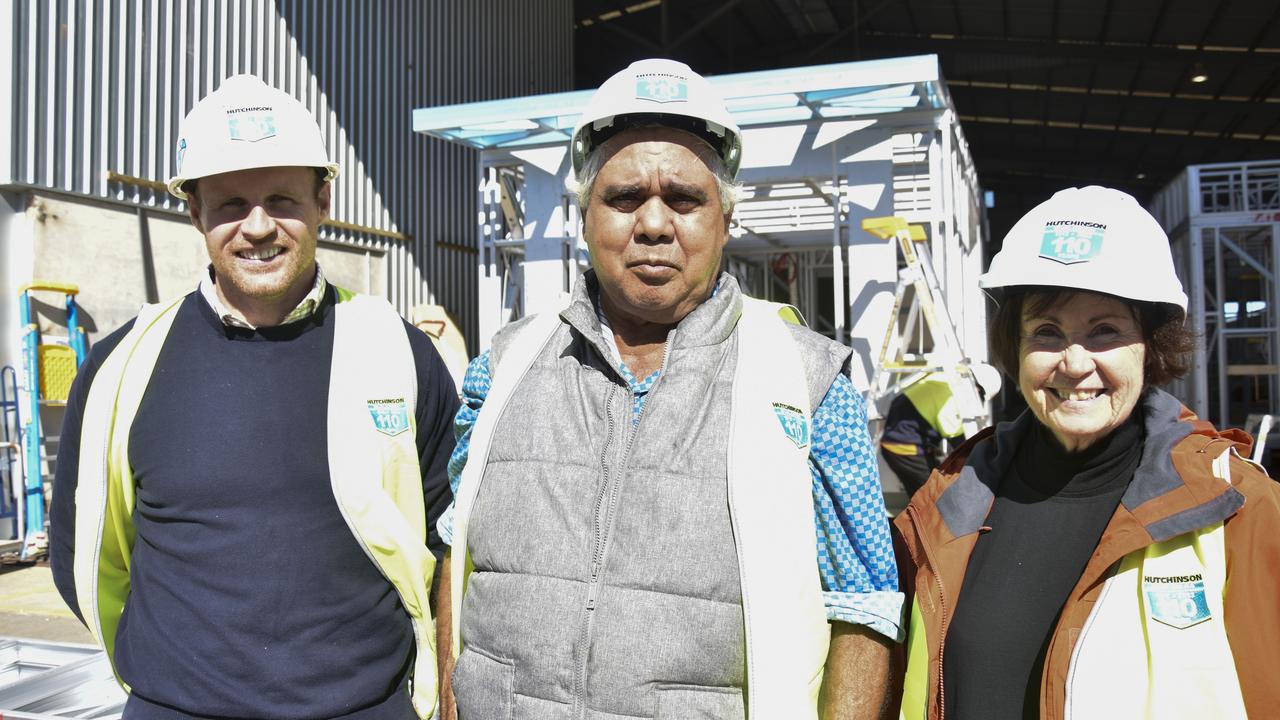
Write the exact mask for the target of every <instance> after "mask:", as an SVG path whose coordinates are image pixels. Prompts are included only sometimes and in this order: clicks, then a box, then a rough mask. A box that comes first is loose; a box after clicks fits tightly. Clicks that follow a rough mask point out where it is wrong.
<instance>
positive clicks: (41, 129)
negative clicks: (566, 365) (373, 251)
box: [0, 0, 573, 347]
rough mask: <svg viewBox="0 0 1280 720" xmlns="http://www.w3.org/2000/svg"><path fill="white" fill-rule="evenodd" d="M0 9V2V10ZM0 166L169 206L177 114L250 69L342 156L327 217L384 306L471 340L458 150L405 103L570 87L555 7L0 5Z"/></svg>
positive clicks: (471, 210)
mask: <svg viewBox="0 0 1280 720" xmlns="http://www.w3.org/2000/svg"><path fill="white" fill-rule="evenodd" d="M0 7H3V6H2V5H0ZM12 7H13V29H14V32H13V34H14V42H13V46H12V48H11V50H10V51H11V52H12V53H13V67H14V69H15V72H14V78H13V95H14V96H13V99H12V105H11V108H12V117H11V119H10V120H9V121H10V122H11V123H12V127H13V130H14V132H13V145H14V146H13V148H12V156H11V157H12V164H13V167H12V169H11V177H12V178H13V181H14V182H15V183H17V184H21V185H29V186H34V187H46V188H52V189H57V190H62V191H68V192H74V193H79V194H84V195H88V196H95V197H107V198H114V199H117V200H125V201H130V202H136V203H141V204H144V205H149V206H158V207H166V208H179V207H181V204H180V203H177V202H176V201H174V200H173V199H172V198H170V197H168V196H167V195H165V194H164V193H163V192H157V191H155V190H152V189H148V188H146V187H139V186H137V185H134V184H127V183H123V182H119V181H108V179H107V174H108V173H109V172H114V173H118V174H120V175H126V176H132V177H137V178H142V179H146V180H153V181H163V180H165V179H166V178H168V177H169V175H170V174H171V173H172V168H173V155H174V145H175V143H176V140H177V132H178V123H179V122H180V120H181V119H182V117H183V116H184V115H185V114H186V112H187V111H188V110H189V109H190V108H191V106H192V105H193V104H194V102H195V101H196V100H197V99H199V98H200V97H203V96H204V95H206V94H208V93H209V92H210V91H212V90H213V89H215V88H216V87H217V85H218V84H219V83H220V82H221V80H222V79H223V78H225V77H227V76H229V75H234V74H237V73H242V72H249V73H254V74H257V75H259V76H260V77H262V78H263V79H264V80H265V81H266V82H267V83H268V84H271V85H275V86H276V87H279V88H281V89H283V90H285V91H287V92H290V93H292V94H294V95H295V96H296V97H298V98H299V99H300V100H302V101H303V102H304V103H306V104H307V106H308V107H310V108H311V109H312V111H313V112H314V113H315V115H316V117H317V119H318V121H319V123H320V126H321V128H322V130H323V132H324V135H325V138H326V141H327V143H328V146H329V151H330V154H331V156H332V157H334V158H335V159H336V160H337V161H338V162H340V163H342V166H343V171H342V174H341V175H340V176H339V178H338V179H337V181H336V186H335V188H334V189H335V193H334V213H333V215H334V218H335V219H336V220H340V221H343V222H346V223H353V224H357V225H363V226H369V227H372V228H377V229H379V230H382V231H387V232H389V233H398V234H401V235H405V236H407V238H406V239H396V238H393V237H387V236H384V235H380V234H377V233H370V232H352V231H347V230H335V229H333V228H329V229H327V230H326V231H325V233H326V237H328V238H330V239H334V240H337V241H341V242H346V243H351V244H353V245H357V246H362V247H372V248H377V249H379V250H382V251H385V252H386V254H387V255H386V257H387V264H388V267H389V274H390V277H389V278H388V291H389V293H388V294H389V296H390V299H391V300H392V302H394V303H395V304H396V306H397V307H399V308H400V309H401V311H404V312H407V310H408V309H409V308H410V307H412V306H413V305H415V304H418V303H421V302H431V301H434V302H438V303H441V304H443V305H445V306H446V307H448V308H449V309H450V310H451V311H452V312H453V313H454V315H455V316H456V317H457V318H458V320H459V322H460V323H461V324H462V325H463V329H464V333H465V334H466V336H467V339H468V342H469V343H470V345H471V346H472V347H475V346H476V339H477V338H476V329H475V322H474V315H475V305H476V287H475V283H476V271H475V262H476V256H475V255H474V252H475V251H474V247H475V242H476V232H475V227H476V222H477V212H478V209H477V204H476V200H477V190H476V188H477V183H478V179H477V175H476V157H475V155H474V154H473V152H472V151H468V150H464V149H462V148H459V147H456V146H452V145H449V144H446V143H443V142H441V141H437V140H431V139H427V138H425V137H422V136H419V135H415V134H414V133H413V132H412V129H411V128H412V125H411V111H412V110H413V109H414V108H417V107H426V106H431V105H441V104H450V103H459V102H468V101H474V100H485V99H491V98H500V97H513V96H518V95H529V94H536V93H546V92H555V91H559V90H566V89H569V88H570V87H572V75H571V74H572V68H573V57H572V52H573V50H572V32H573V12H572V11H573V2H572V0H538V1H537V2H523V1H520V0H380V1H377V2H365V1H363V0H330V1H319V0H317V1H315V2H307V1H305V0H15V1H14V2H13V4H12Z"/></svg>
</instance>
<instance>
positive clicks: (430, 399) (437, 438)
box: [404, 323, 458, 559]
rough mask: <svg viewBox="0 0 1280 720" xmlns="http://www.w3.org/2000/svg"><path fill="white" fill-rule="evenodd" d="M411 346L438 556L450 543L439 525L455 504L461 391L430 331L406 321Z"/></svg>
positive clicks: (422, 462)
mask: <svg viewBox="0 0 1280 720" xmlns="http://www.w3.org/2000/svg"><path fill="white" fill-rule="evenodd" d="M404 326H405V332H406V333H408V337H409V347H410V348H411V350H412V351H413V359H414V365H415V367H416V369H417V373H418V401H417V410H416V412H415V417H414V419H415V421H416V422H417V433H418V435H417V446H418V466H419V469H420V470H421V472H422V499H423V502H424V505H425V508H426V512H427V517H426V521H427V547H429V548H431V552H432V553H433V554H434V555H435V556H436V558H437V559H439V558H441V557H443V556H444V551H445V548H446V543H444V542H442V541H441V539H440V537H439V536H438V535H437V534H436V527H437V526H438V521H439V518H440V517H441V515H442V514H443V513H444V512H445V511H446V508H448V507H451V506H452V505H453V493H452V492H450V489H449V478H448V469H447V468H448V463H449V457H450V455H451V454H452V452H453V432H452V424H453V416H454V413H455V412H457V409H458V393H457V391H456V390H455V389H454V387H453V378H452V377H451V376H450V375H449V369H448V368H447V367H446V366H445V364H444V360H442V359H441V358H440V353H439V352H438V351H436V348H435V346H434V345H432V344H431V339H430V338H429V337H427V335H426V333H423V332H422V331H421V330H419V329H417V328H415V327H414V326H412V325H410V324H408V323H405V324H404Z"/></svg>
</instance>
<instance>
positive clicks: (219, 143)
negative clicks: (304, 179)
mask: <svg viewBox="0 0 1280 720" xmlns="http://www.w3.org/2000/svg"><path fill="white" fill-rule="evenodd" d="M266 167H313V168H317V169H320V170H323V171H324V179H325V181H329V180H332V179H333V178H334V176H336V175H337V174H338V165H337V163H333V162H330V161H329V157H328V153H327V151H326V150H325V145H324V138H323V137H322V136H321V135H320V127H319V126H318V125H316V120H315V117H313V116H312V115H311V111H310V110H308V109H307V107H306V106H305V105H303V104H302V103H300V102H298V100H296V99H295V98H294V97H293V96H291V95H289V94H287V93H285V92H283V91H281V90H277V89H276V88H273V87H270V86H268V85H267V84H266V83H264V82H262V81H261V80H259V79H258V78H256V77H254V76H253V75H234V76H232V77H229V78H227V79H226V80H223V81H222V84H221V85H219V86H218V89H217V90H215V91H213V92H212V93H210V94H208V95H206V96H205V97H203V98H201V99H200V101H199V102H197V103H196V104H195V107H193V108H191V112H189V113H187V116H186V117H185V118H183V120H182V126H181V131H180V133H179V140H178V153H177V157H176V158H175V163H174V175H173V177H171V178H169V182H168V183H167V184H168V187H169V192H170V193H172V194H173V195H174V196H175V197H178V198H181V199H183V200H186V199H187V192H186V190H184V189H183V186H184V185H186V184H187V183H188V182H190V181H192V180H199V179H200V178H203V177H208V176H210V175H219V174H222V173H228V172H236V171H239V170H253V169H256V168H266Z"/></svg>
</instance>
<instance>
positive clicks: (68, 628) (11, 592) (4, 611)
mask: <svg viewBox="0 0 1280 720" xmlns="http://www.w3.org/2000/svg"><path fill="white" fill-rule="evenodd" d="M0 636H4V637H15V638H27V639H31V640H55V641H58V642H74V643H86V644H93V636H92V635H90V634H89V631H88V630H87V629H86V628H85V626H84V625H82V624H81V623H80V621H79V620H77V619H76V616H75V615H73V614H72V613H71V611H70V610H69V609H67V606H66V603H64V602H62V596H61V595H59V594H58V591H57V589H56V588H54V586H53V574H52V573H51V572H50V570H49V568H48V566H44V565H0Z"/></svg>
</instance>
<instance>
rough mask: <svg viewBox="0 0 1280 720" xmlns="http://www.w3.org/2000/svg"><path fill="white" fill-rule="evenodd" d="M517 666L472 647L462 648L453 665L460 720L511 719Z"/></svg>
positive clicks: (513, 714) (513, 715)
mask: <svg viewBox="0 0 1280 720" xmlns="http://www.w3.org/2000/svg"><path fill="white" fill-rule="evenodd" d="M515 690H516V668H515V665H513V664H512V663H511V661H510V660H499V659H498V658H495V657H491V656H489V655H487V654H485V653H483V652H481V651H480V650H476V649H474V648H471V647H466V648H463V649H462V654H461V655H459V656H458V663H457V665H455V666H454V668H453V695H454V698H455V700H456V701H457V703H458V718H459V720H512V718H514V717H515Z"/></svg>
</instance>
